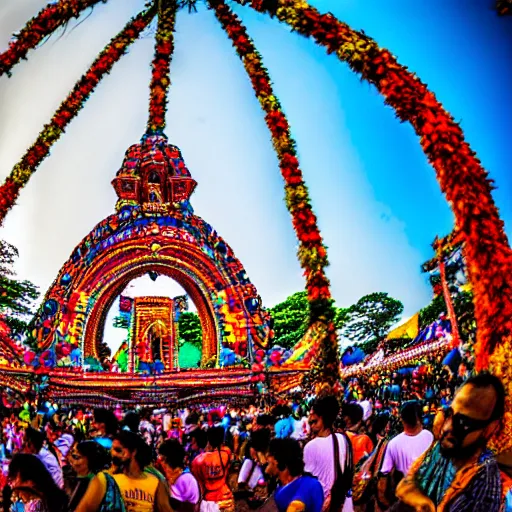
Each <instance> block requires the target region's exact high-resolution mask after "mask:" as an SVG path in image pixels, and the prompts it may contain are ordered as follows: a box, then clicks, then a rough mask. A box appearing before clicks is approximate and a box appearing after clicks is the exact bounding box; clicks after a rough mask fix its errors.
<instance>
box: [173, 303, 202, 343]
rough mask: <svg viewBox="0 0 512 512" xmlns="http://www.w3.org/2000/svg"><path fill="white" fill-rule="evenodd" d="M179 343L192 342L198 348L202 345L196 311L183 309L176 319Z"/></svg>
mask: <svg viewBox="0 0 512 512" xmlns="http://www.w3.org/2000/svg"><path fill="white" fill-rule="evenodd" d="M178 333H179V340H180V343H192V344H193V345H195V346H198V347H199V348H200V347H202V345H203V330H202V329H201V321H200V320H199V316H198V314H197V313H193V312H192V311H184V312H183V313H181V315H180V317H179V319H178Z"/></svg>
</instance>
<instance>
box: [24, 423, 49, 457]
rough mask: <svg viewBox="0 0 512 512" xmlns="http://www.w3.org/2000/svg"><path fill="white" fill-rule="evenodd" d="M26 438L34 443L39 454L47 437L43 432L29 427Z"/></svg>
mask: <svg viewBox="0 0 512 512" xmlns="http://www.w3.org/2000/svg"><path fill="white" fill-rule="evenodd" d="M25 437H26V439H27V441H30V442H31V443H32V446H33V447H34V448H35V450H36V452H37V453H39V452H40V451H41V448H42V447H43V444H44V441H45V439H46V436H45V435H44V434H43V433H42V432H41V431H39V430H36V429H35V428H32V427H28V428H27V429H26V430H25Z"/></svg>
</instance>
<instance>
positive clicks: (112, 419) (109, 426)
mask: <svg viewBox="0 0 512 512" xmlns="http://www.w3.org/2000/svg"><path fill="white" fill-rule="evenodd" d="M93 417H94V421H95V422H96V423H103V424H104V425H105V434H106V435H107V436H113V435H115V434H116V433H117V431H118V429H119V422H118V421H117V418H116V416H115V414H114V413H113V412H112V411H110V410H109V409H100V408H98V409H94V412H93Z"/></svg>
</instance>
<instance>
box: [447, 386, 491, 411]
mask: <svg viewBox="0 0 512 512" xmlns="http://www.w3.org/2000/svg"><path fill="white" fill-rule="evenodd" d="M497 400H498V396H497V393H496V390H495V389H494V388H493V387H491V386H489V387H485V388H479V387H476V386H474V385H473V384H464V385H463V386H462V387H461V388H460V389H459V390H458V391H457V393H456V394H455V397H454V399H453V404H452V405H453V408H454V410H456V411H457V412H460V413H461V414H464V415H465V416H469V417H470V418H475V419H477V420H488V419H491V417H492V416H493V415H494V411H495V408H496V402H497Z"/></svg>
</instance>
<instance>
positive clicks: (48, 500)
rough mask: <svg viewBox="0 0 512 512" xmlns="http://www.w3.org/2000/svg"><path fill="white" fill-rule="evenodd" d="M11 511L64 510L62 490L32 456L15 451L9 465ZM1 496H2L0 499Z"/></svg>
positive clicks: (52, 511) (49, 511)
mask: <svg viewBox="0 0 512 512" xmlns="http://www.w3.org/2000/svg"><path fill="white" fill-rule="evenodd" d="M9 482H10V485H11V490H12V494H11V496H10V498H9V502H10V504H9V506H10V508H7V507H6V504H5V503H4V510H5V509H7V510H10V511H11V512H66V510H67V506H68V498H67V496H66V493H65V492H64V491H63V490H62V489H60V488H59V487H58V486H57V484H56V483H55V482H54V480H53V478H52V476H51V475H50V473H49V471H48V470H47V469H46V467H45V466H44V464H43V463H42V462H41V461H40V460H39V459H38V458H37V456H35V455H31V454H25V453H23V454H16V455H15V456H14V457H13V459H12V461H11V463H10V465H9ZM4 499H5V498H4Z"/></svg>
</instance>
